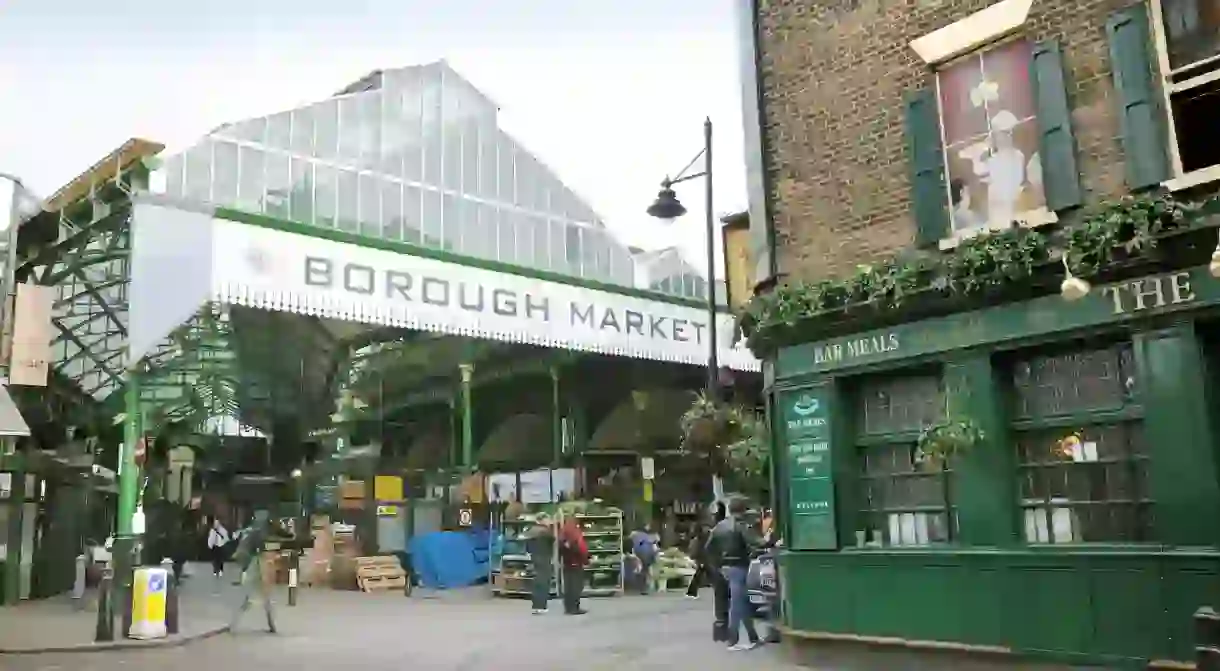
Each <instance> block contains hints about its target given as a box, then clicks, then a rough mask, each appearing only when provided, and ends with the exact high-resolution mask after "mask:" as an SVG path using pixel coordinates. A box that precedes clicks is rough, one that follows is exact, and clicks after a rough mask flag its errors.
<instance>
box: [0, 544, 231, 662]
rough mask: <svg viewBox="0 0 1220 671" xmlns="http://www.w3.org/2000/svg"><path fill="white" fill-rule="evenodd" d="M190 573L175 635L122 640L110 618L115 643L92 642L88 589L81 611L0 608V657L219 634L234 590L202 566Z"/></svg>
mask: <svg viewBox="0 0 1220 671" xmlns="http://www.w3.org/2000/svg"><path fill="white" fill-rule="evenodd" d="M191 570H192V574H191V576H192V577H188V578H185V579H184V580H183V581H182V588H181V592H180V596H179V599H180V601H179V604H180V606H179V609H180V613H181V619H180V620H179V622H180V631H179V633H178V635H176V636H172V637H168V638H166V639H158V640H153V641H138V640H133V639H127V638H124V637H123V636H122V632H120V631H118V629H119V628H121V626H122V623H121V621H120V619H119V618H117V617H116V618H115V629H116V631H115V641H114V642H113V643H94V640H93V639H94V634H95V632H96V630H97V593H96V591H95V590H90V591H89V593H88V594H86V598H85V599H84V600H83V601H84V608H81V607H80V605H79V604H77V603H75V602H73V600H72V599H71V598H68V597H67V596H60V597H55V598H52V599H46V600H39V601H27V602H24V603H22V604H20V605H18V606H15V607H12V608H0V655H10V654H22V653H34V652H47V651H74V650H81V651H88V650H97V649H106V648H131V647H148V646H166V645H180V644H183V643H186V642H190V641H193V640H197V639H200V638H206V637H208V636H212V635H215V634H218V633H223V632H224V631H226V630H227V625H228V621H229V615H230V613H231V612H232V608H233V606H234V604H235V603H236V602H237V599H239V598H240V596H239V591H238V589H239V588H237V587H235V586H233V584H232V582H233V579H232V577H230V575H228V574H226V576H225V578H224V579H223V580H217V579H215V578H214V577H213V576H212V575H211V572H210V568H209V567H208V566H207V565H205V564H193V565H192V566H191ZM2 666H4V665H3V664H0V667H2Z"/></svg>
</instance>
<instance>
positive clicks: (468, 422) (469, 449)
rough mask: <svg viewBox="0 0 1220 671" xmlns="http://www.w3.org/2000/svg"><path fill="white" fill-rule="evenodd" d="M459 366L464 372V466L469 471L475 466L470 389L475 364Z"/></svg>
mask: <svg viewBox="0 0 1220 671" xmlns="http://www.w3.org/2000/svg"><path fill="white" fill-rule="evenodd" d="M458 368H459V369H460V370H461V372H462V468H463V469H464V470H466V471H469V470H471V469H472V468H473V467H474V418H473V417H472V415H471V408H472V406H473V403H472V402H471V401H472V398H471V389H470V387H471V381H472V380H473V378H474V364H470V363H464V364H462V365H461V366H459V367H458Z"/></svg>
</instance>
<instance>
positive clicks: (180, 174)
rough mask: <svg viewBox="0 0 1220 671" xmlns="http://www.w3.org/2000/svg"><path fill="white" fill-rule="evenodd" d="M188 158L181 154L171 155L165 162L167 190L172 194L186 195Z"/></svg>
mask: <svg viewBox="0 0 1220 671" xmlns="http://www.w3.org/2000/svg"><path fill="white" fill-rule="evenodd" d="M185 177H186V159H185V158H184V157H183V156H182V155H181V154H179V155H177V156H171V157H170V158H169V160H167V161H166V162H165V192H166V193H168V194H169V195H171V196H183V195H185V194H184V192H183V189H184V188H185V186H186V185H185V184H184V181H183V180H184V178H185Z"/></svg>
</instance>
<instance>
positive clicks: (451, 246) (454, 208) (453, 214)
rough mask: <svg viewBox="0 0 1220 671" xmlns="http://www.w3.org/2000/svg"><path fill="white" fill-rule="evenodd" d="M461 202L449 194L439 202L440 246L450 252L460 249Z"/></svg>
mask: <svg viewBox="0 0 1220 671" xmlns="http://www.w3.org/2000/svg"><path fill="white" fill-rule="evenodd" d="M461 200H462V199H460V198H458V197H456V196H453V195H450V194H445V195H444V196H443V197H442V200H441V221H442V222H443V224H442V226H441V240H442V243H441V245H442V247H443V248H444V249H448V250H451V251H457V250H459V249H461V246H460V245H461V244H462V222H461V220H460V217H461V205H460V204H459V203H460V202H461Z"/></svg>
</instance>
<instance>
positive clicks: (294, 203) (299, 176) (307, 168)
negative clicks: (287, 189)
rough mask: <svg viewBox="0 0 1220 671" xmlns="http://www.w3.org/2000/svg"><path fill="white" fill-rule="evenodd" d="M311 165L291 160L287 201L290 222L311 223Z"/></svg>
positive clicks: (312, 177) (312, 176)
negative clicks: (290, 217) (290, 184)
mask: <svg viewBox="0 0 1220 671" xmlns="http://www.w3.org/2000/svg"><path fill="white" fill-rule="evenodd" d="M313 185H314V174H313V164H312V163H309V162H307V161H300V160H296V159H293V161H292V193H291V196H290V197H289V199H288V209H289V211H290V212H291V215H292V220H293V221H299V222H301V223H303V224H312V223H314V221H313Z"/></svg>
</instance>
